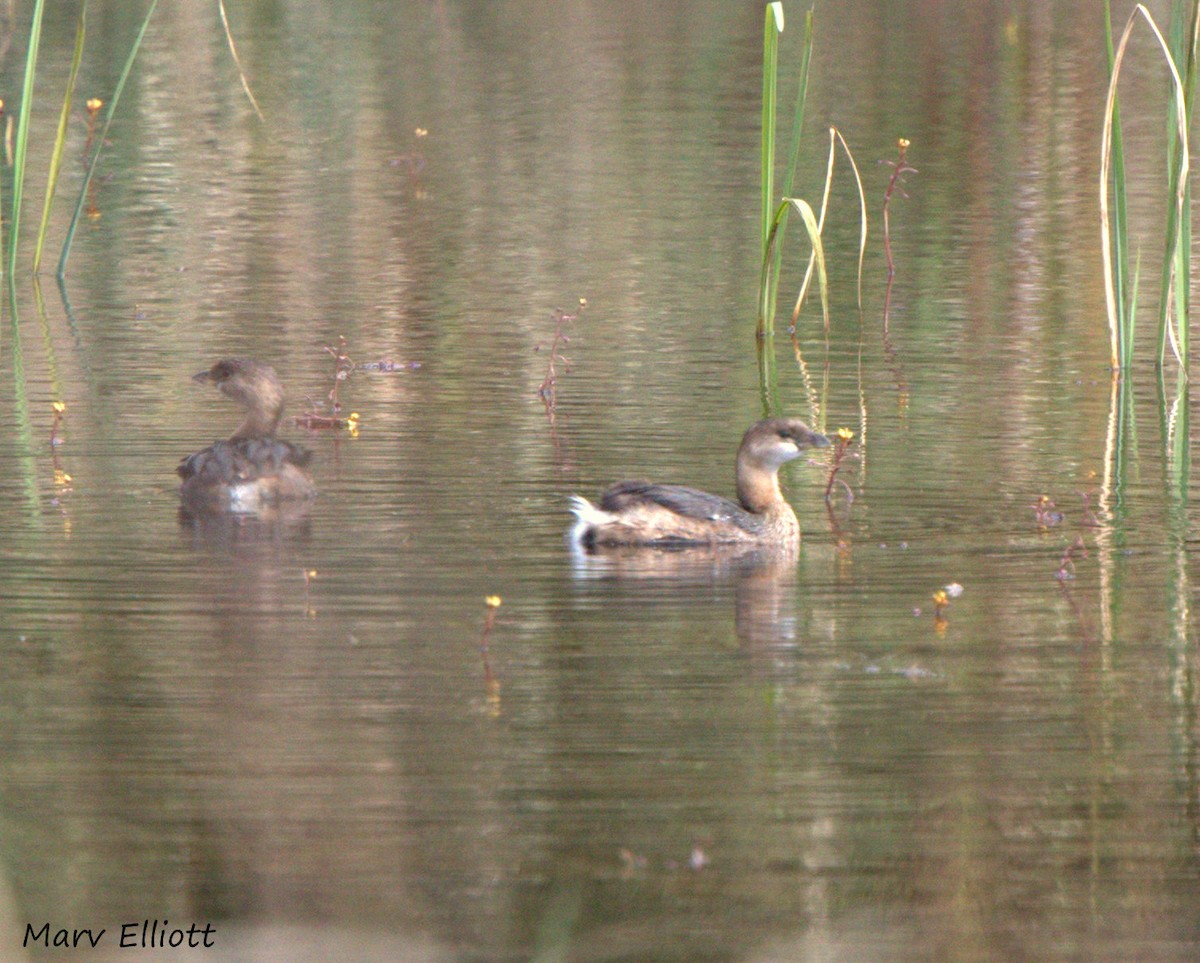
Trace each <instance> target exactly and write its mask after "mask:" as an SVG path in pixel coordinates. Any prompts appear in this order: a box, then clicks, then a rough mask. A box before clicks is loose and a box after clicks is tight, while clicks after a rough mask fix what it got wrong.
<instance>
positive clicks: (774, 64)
mask: <svg viewBox="0 0 1200 963" xmlns="http://www.w3.org/2000/svg"><path fill="white" fill-rule="evenodd" d="M782 32H783V4H782V3H768V4H767V9H766V12H765V14H764V22H763V92H762V144H761V146H760V160H761V161H762V225H761V226H762V235H761V240H762V255H763V257H766V254H767V242H768V238H767V235H768V234H770V231H771V214H772V212H773V210H774V207H775V97H776V87H777V84H776V72H777V71H778V67H779V34H780V33H782Z"/></svg>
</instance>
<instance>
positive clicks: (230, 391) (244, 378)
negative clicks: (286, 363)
mask: <svg viewBox="0 0 1200 963" xmlns="http://www.w3.org/2000/svg"><path fill="white" fill-rule="evenodd" d="M192 380H193V381H195V382H197V383H199V384H204V383H211V384H212V385H213V386H214V387H215V388H216V389H217V390H218V391H219V392H221V394H223V395H225V397H226V398H231V399H233V400H234V401H236V402H237V403H238V404H240V405H241V406H242V407H243V408H245V409H246V420H245V421H244V422H243V423H242V426H241V427H240V428H238V430H237V431H235V432H234V433H233V435H231V436H230V440H231V441H234V440H237V439H239V438H271V437H273V436H274V435H275V430H276V429H277V428H278V427H279V419H280V418H281V417H282V416H283V400H284V399H283V386H282V385H281V384H280V383H279V378H278V376H277V375H276V374H275V369H274V368H272V367H271V366H270V365H268V364H260V363H259V362H257V361H251V360H250V359H248V358H224V359H222V360H221V361H218V362H217V363H216V364H214V365H213V366H212V367H211V368H209V369H208V370H207V371H201V372H200V373H199V374H195V375H193V376H192Z"/></svg>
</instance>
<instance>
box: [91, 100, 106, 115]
mask: <svg viewBox="0 0 1200 963" xmlns="http://www.w3.org/2000/svg"><path fill="white" fill-rule="evenodd" d="M103 106H104V101H103V100H101V99H100V98H99V97H89V98H88V99H87V109H88V111H89V112H90V113H93V114H94V113H96V111H98V110H99V109H100V108H101V107H103Z"/></svg>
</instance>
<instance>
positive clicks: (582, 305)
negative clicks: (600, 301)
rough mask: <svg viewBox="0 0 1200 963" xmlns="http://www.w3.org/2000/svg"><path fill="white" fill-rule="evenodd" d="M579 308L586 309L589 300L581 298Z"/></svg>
mask: <svg viewBox="0 0 1200 963" xmlns="http://www.w3.org/2000/svg"><path fill="white" fill-rule="evenodd" d="M579 306H580V307H581V308H586V307H587V298H580V299H579Z"/></svg>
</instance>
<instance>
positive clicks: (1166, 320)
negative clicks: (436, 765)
mask: <svg viewBox="0 0 1200 963" xmlns="http://www.w3.org/2000/svg"><path fill="white" fill-rule="evenodd" d="M1189 6H1190V14H1191V15H1190V17H1188V18H1186V20H1187V22H1185V16H1184V14H1185V3H1184V2H1183V0H1176V2H1175V3H1174V4H1172V7H1171V28H1170V53H1171V57H1172V59H1173V60H1174V62H1175V63H1176V65H1182V68H1183V86H1182V89H1181V90H1178V89H1176V88H1175V87H1172V88H1171V97H1170V105H1171V110H1172V112H1177V111H1178V109H1179V104H1178V103H1177V101H1178V99H1179V98H1180V97H1181V96H1182V98H1183V108H1182V113H1183V116H1184V118H1185V123H1186V129H1187V130H1190V129H1191V122H1192V114H1193V110H1194V107H1195V92H1196V56H1197V43H1198V42H1200V0H1196V2H1193V3H1191V4H1190V5H1189ZM1167 136H1168V141H1167V172H1168V177H1169V187H1170V191H1171V193H1172V194H1175V193H1176V192H1178V191H1179V190H1180V188H1181V186H1182V194H1183V198H1182V204H1181V205H1180V206H1179V207H1178V208H1177V209H1170V210H1168V213H1167V251H1168V253H1169V251H1170V244H1171V241H1172V239H1173V240H1174V243H1175V257H1174V260H1173V262H1168V261H1167V260H1166V259H1165V258H1164V262H1163V270H1162V277H1161V283H1160V292H1159V305H1160V308H1159V327H1158V354H1157V357H1158V361H1159V364H1160V365H1161V364H1162V362H1163V360H1164V359H1165V357H1166V343H1167V341H1168V339H1169V331H1168V325H1173V328H1174V334H1175V342H1176V346H1177V353H1178V355H1179V357H1180V359H1181V363H1182V365H1183V367H1184V369H1185V370H1186V369H1187V367H1188V342H1189V340H1190V339H1189V337H1188V335H1189V332H1188V320H1187V319H1188V315H1189V312H1190V301H1191V297H1190V287H1191V285H1190V283H1189V280H1190V270H1189V266H1190V264H1191V185H1190V183H1189V182H1188V180H1187V179H1186V178H1184V172H1183V170H1182V169H1181V166H1180V164H1181V159H1182V152H1181V150H1180V132H1179V126H1178V124H1171V125H1168V129H1167ZM1181 178H1183V183H1182V185H1181V184H1180V179H1181ZM1172 278H1175V279H1176V283H1174V284H1172V283H1171V280H1172ZM1172 295H1173V297H1172Z"/></svg>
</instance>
